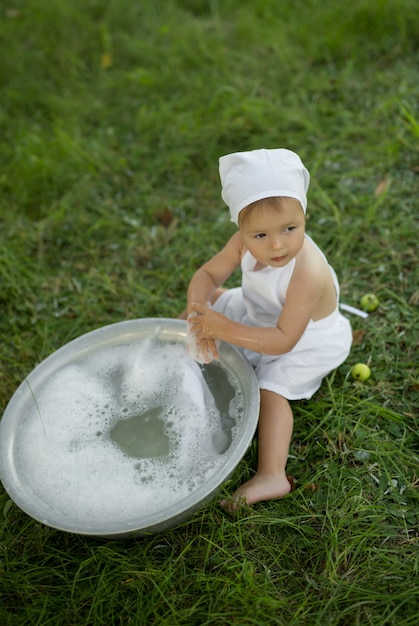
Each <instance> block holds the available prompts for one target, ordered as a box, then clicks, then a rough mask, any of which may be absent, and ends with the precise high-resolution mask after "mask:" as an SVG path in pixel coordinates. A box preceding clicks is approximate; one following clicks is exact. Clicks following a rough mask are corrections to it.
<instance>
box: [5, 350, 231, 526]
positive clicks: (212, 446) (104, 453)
mask: <svg viewBox="0 0 419 626" xmlns="http://www.w3.org/2000/svg"><path fill="white" fill-rule="evenodd" d="M35 394H36V396H34V399H33V400H34V401H33V407H31V410H32V412H31V414H30V415H28V416H27V418H25V420H24V422H23V424H22V426H21V428H20V432H19V434H18V438H17V441H18V444H17V449H16V455H17V459H16V462H17V464H18V465H19V467H20V469H21V472H22V475H23V476H24V480H25V482H26V484H27V485H28V487H30V489H31V490H32V491H33V492H34V494H35V495H36V497H37V498H38V499H39V500H41V501H42V502H43V503H44V504H45V505H46V506H47V507H48V508H49V509H50V510H54V511H56V512H59V514H60V515H62V516H63V517H69V518H70V519H74V518H76V519H78V520H80V522H81V523H84V521H86V520H88V522H89V524H93V525H94V523H95V522H98V523H102V522H103V520H104V519H107V520H109V522H110V523H111V522H118V521H124V520H127V519H131V520H132V519H138V520H139V519H140V518H141V515H142V514H147V515H148V514H152V513H156V512H159V511H164V509H166V508H167V507H169V506H170V505H172V504H174V503H176V502H177V501H179V500H181V499H182V498H184V497H186V496H188V495H190V494H191V492H193V491H194V490H196V489H197V488H198V487H199V486H200V485H201V484H202V483H203V482H204V481H206V480H208V478H209V477H211V476H213V475H214V474H215V473H217V472H218V471H219V469H220V468H221V467H222V465H223V464H224V463H225V461H226V457H228V456H229V454H230V453H231V451H232V449H233V448H234V438H235V436H237V423H238V419H239V418H240V415H241V413H242V410H243V407H242V404H243V398H242V394H241V391H240V389H239V387H238V384H237V382H236V381H235V380H234V379H233V377H232V376H231V375H230V374H229V373H227V372H226V370H225V369H224V368H223V367H221V366H220V365H219V364H218V363H212V364H210V365H208V366H200V365H198V364H197V363H195V362H194V361H193V360H192V359H191V358H190V357H189V356H188V355H187V353H186V350H185V347H184V346H183V345H180V344H162V343H159V342H158V341H157V340H153V339H146V340H142V341H140V342H138V343H135V344H130V345H123V346H113V347H108V348H107V349H106V350H102V352H96V353H93V354H90V355H87V356H85V357H84V359H82V358H79V359H77V361H75V362H73V363H69V364H68V365H65V366H63V367H62V368H61V369H60V370H58V371H57V372H56V373H55V374H54V375H53V376H52V377H51V378H49V379H48V381H47V382H46V383H45V384H44V385H43V386H42V387H41V388H38V389H36V390H35ZM35 400H36V402H35Z"/></svg>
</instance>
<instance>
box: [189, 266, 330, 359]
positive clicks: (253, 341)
mask: <svg viewBox="0 0 419 626" xmlns="http://www.w3.org/2000/svg"><path fill="white" fill-rule="evenodd" d="M322 280H323V278H322V276H321V275H318V274H316V273H315V272H310V271H307V272H305V273H304V272H298V271H296V272H295V274H294V276H293V278H292V280H291V282H290V285H289V287H288V291H287V299H286V303H285V305H284V308H283V311H282V313H281V315H280V317H279V319H278V323H277V326H275V327H269V328H260V327H255V326H247V325H245V324H240V323H238V322H234V321H232V320H230V319H228V318H227V317H226V316H225V315H222V314H221V313H217V312H216V311H213V310H212V309H210V308H208V307H207V306H206V305H205V304H202V303H194V304H193V305H192V308H193V310H194V311H196V312H197V313H199V315H197V316H196V317H195V318H193V320H192V323H193V329H194V332H196V333H197V334H198V337H199V336H201V337H206V338H212V339H220V340H223V341H227V342H229V343H232V344H233V345H236V346H238V347H241V348H246V349H248V350H252V351H253V352H260V353H262V354H285V353H286V352H290V351H291V350H292V349H293V348H294V346H295V345H296V343H297V342H298V341H299V339H300V338H301V336H302V334H303V333H304V331H305V329H306V327H307V325H308V323H309V321H310V319H311V317H312V314H313V311H314V309H315V307H316V305H317V302H318V300H319V298H320V296H321V292H322V288H323V284H322Z"/></svg>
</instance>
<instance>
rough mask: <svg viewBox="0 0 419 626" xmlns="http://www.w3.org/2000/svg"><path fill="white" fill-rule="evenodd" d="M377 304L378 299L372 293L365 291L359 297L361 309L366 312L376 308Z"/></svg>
mask: <svg viewBox="0 0 419 626" xmlns="http://www.w3.org/2000/svg"><path fill="white" fill-rule="evenodd" d="M379 304H380V301H379V300H378V298H377V296H376V295H375V294H374V293H366V294H365V295H364V296H362V298H361V309H362V310H363V311H366V312H367V313H372V312H373V311H375V310H376V309H378V306H379Z"/></svg>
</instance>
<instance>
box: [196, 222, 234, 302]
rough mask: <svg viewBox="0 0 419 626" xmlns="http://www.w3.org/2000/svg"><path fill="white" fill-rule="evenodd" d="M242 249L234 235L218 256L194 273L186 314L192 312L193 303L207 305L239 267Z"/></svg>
mask: <svg viewBox="0 0 419 626" xmlns="http://www.w3.org/2000/svg"><path fill="white" fill-rule="evenodd" d="M242 247H243V243H242V238H241V235H240V233H235V234H234V235H233V236H232V237H231V238H230V239H229V241H228V242H227V244H226V246H225V247H224V248H223V249H222V250H221V251H220V252H218V254H216V255H215V256H214V257H212V259H210V260H209V261H208V262H207V263H205V264H204V265H202V267H200V268H199V270H197V271H196V272H195V274H194V275H193V277H192V279H191V281H190V283H189V287H188V313H191V312H193V308H192V303H193V302H195V303H198V304H207V303H208V302H210V301H211V298H212V296H213V294H214V292H215V290H216V289H217V287H220V285H222V283H223V282H224V281H225V280H226V279H227V278H228V277H229V276H231V274H232V273H233V272H234V270H235V269H236V268H237V267H238V266H239V265H240V261H241V250H242Z"/></svg>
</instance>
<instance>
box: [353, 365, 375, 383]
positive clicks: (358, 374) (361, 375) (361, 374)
mask: <svg viewBox="0 0 419 626" xmlns="http://www.w3.org/2000/svg"><path fill="white" fill-rule="evenodd" d="M351 375H352V378H354V379H355V380H359V381H361V382H365V381H366V380H368V378H369V377H370V376H371V370H370V368H369V367H368V365H365V363H357V364H356V365H354V366H353V368H352V369H351Z"/></svg>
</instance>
